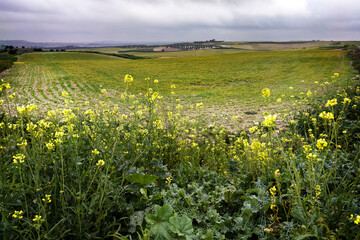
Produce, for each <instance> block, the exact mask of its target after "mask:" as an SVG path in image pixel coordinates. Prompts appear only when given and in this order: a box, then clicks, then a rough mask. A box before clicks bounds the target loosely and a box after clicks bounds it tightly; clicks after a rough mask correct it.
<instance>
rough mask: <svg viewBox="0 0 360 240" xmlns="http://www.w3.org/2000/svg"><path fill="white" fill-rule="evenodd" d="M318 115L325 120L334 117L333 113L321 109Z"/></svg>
mask: <svg viewBox="0 0 360 240" xmlns="http://www.w3.org/2000/svg"><path fill="white" fill-rule="evenodd" d="M319 117H321V118H324V119H327V120H332V119H334V114H333V113H331V112H325V111H323V112H321V113H320V114H319Z"/></svg>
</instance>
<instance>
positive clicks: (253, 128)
mask: <svg viewBox="0 0 360 240" xmlns="http://www.w3.org/2000/svg"><path fill="white" fill-rule="evenodd" d="M258 129H259V128H258V127H257V126H254V127H252V128H250V129H249V132H250V133H254V132H256V131H257V130H258Z"/></svg>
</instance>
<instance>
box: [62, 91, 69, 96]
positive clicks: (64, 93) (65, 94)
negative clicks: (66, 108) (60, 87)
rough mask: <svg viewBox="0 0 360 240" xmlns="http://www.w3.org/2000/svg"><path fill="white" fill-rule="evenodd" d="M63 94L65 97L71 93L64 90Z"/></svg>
mask: <svg viewBox="0 0 360 240" xmlns="http://www.w3.org/2000/svg"><path fill="white" fill-rule="evenodd" d="M61 95H62V96H63V97H67V96H69V93H68V92H67V91H63V92H62V93H61Z"/></svg>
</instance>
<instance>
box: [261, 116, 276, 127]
mask: <svg viewBox="0 0 360 240" xmlns="http://www.w3.org/2000/svg"><path fill="white" fill-rule="evenodd" d="M264 118H265V120H264V122H263V123H262V125H263V126H265V127H275V121H276V115H268V116H265V117H264Z"/></svg>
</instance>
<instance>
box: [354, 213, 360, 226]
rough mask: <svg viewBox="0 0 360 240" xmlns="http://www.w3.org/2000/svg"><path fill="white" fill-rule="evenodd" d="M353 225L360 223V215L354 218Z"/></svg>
mask: <svg viewBox="0 0 360 240" xmlns="http://www.w3.org/2000/svg"><path fill="white" fill-rule="evenodd" d="M354 223H355V224H356V225H358V224H359V223H360V215H357V216H356V219H355V221H354Z"/></svg>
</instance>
